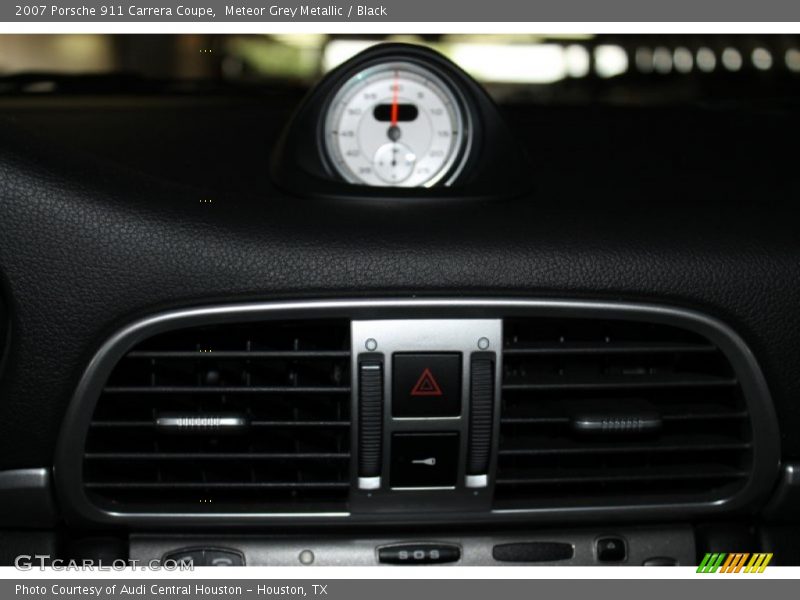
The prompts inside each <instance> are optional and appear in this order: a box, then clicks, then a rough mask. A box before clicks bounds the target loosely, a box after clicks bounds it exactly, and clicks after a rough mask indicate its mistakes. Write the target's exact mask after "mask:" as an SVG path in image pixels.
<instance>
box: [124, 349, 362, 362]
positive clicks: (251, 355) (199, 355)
mask: <svg viewBox="0 0 800 600" xmlns="http://www.w3.org/2000/svg"><path fill="white" fill-rule="evenodd" d="M348 356H350V352H348V351H346V350H328V351H321V350H306V351H300V350H298V351H258V350H254V351H251V352H248V351H242V352H237V351H231V350H222V351H219V352H201V351H199V350H195V351H175V352H171V351H167V350H151V351H138V352H137V351H134V352H130V353H128V354H127V355H126V356H125V358H126V359H134V358H139V359H141V358H159V359H161V358H196V359H203V360H217V359H220V358H248V359H258V358H283V359H289V360H299V359H306V358H347V357H348Z"/></svg>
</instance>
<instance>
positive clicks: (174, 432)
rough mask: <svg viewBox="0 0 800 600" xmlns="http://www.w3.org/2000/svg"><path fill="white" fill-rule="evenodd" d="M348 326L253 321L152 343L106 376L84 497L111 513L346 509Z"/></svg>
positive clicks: (194, 330) (88, 454)
mask: <svg viewBox="0 0 800 600" xmlns="http://www.w3.org/2000/svg"><path fill="white" fill-rule="evenodd" d="M349 340H350V337H349V322H348V321H344V320H341V321H340V320H313V321H312V320H309V321H291V322H285V321H282V322H261V323H248V324H240V325H219V326H207V327H196V328H191V329H182V330H179V331H175V332H170V333H164V334H161V335H157V336H155V337H152V338H150V339H148V340H146V341H144V342H142V343H140V344H138V345H137V346H135V347H134V348H133V349H132V350H131V351H130V352H128V353H127V354H126V355H125V356H124V357H123V358H122V360H121V361H120V362H119V363H118V364H117V366H116V367H115V368H114V369H113V371H112V372H111V375H110V377H109V378H108V381H107V382H106V384H105V387H104V388H103V390H102V393H101V395H100V398H99V400H98V403H97V406H96V409H95V411H94V415H93V417H92V420H91V425H90V428H89V433H88V437H87V439H86V447H85V455H84V460H83V477H84V479H83V482H84V488H85V491H86V493H87V495H88V497H89V498H90V499H91V500H92V501H93V502H94V503H95V504H97V505H99V506H102V507H104V508H110V509H120V508H122V509H128V510H136V511H148V510H153V511H159V512H170V511H181V512H187V511H188V512H198V513H203V512H220V511H225V512H232V511H233V512H283V511H291V512H302V511H313V512H319V511H330V510H343V509H345V508H346V501H347V495H348V488H349V464H350V341H349Z"/></svg>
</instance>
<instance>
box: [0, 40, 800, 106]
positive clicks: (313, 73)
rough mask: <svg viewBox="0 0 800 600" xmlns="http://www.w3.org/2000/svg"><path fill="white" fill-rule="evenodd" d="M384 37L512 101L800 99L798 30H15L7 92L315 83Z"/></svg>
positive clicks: (0, 54)
mask: <svg viewBox="0 0 800 600" xmlns="http://www.w3.org/2000/svg"><path fill="white" fill-rule="evenodd" d="M386 41H401V42H412V43H416V44H425V45H429V46H431V47H433V48H435V49H437V50H438V51H440V52H442V53H443V54H445V55H446V56H448V57H449V58H451V59H452V60H453V61H454V62H456V63H457V64H458V65H459V66H461V67H462V68H463V69H465V70H466V71H467V72H469V73H470V74H471V75H472V76H473V77H475V78H476V79H477V80H478V81H480V82H481V83H483V84H484V85H485V86H486V88H487V89H488V90H489V92H490V93H491V94H492V95H493V96H494V97H495V98H496V99H498V100H501V101H506V102H514V101H524V102H535V103H542V104H579V105H580V104H590V103H599V102H602V103H612V104H641V105H648V104H680V103H687V102H688V103H697V102H700V101H702V102H703V103H713V102H729V103H743V102H764V101H769V102H771V103H774V102H776V101H778V102H791V103H795V102H796V98H797V97H798V94H797V91H798V84H800V36H794V35H568V34H567V35H463V34H458V35H455V34H454V35H428V36H416V35H414V36H411V35H408V36H398V35H394V36H379V35H370V36H352V35H351V36H337V35H324V34H287V35H37V36H24V35H19V36H17V35H7V36H2V37H0V77H2V78H3V85H2V86H0V92H2V93H5V94H19V93H43V92H70V91H78V92H82V91H92V92H98V93H101V92H102V93H123V92H131V91H148V90H152V89H153V88H152V85H153V82H161V83H162V84H164V83H166V82H172V83H174V82H176V81H181V82H195V83H197V82H204V85H205V86H206V87H205V89H209V87H208V86H211V87H214V88H219V87H227V86H231V85H233V86H236V85H239V86H241V85H246V86H266V87H270V88H282V87H287V88H291V87H300V88H305V87H307V86H309V85H311V84H312V83H313V82H315V81H316V80H318V79H319V78H320V77H321V76H322V75H323V74H324V73H326V72H327V71H329V70H330V69H332V68H334V67H336V66H337V65H339V64H341V63H342V62H344V61H345V60H347V59H348V58H350V57H351V56H353V55H354V54H356V53H358V52H360V51H362V50H364V49H365V48H367V47H369V46H371V45H373V44H377V43H381V42H386ZM144 82H149V87H148V86H145V85H144ZM179 89H180V88H175V87H174V86H173V90H176V91H178V90H179ZM182 89H184V91H196V90H197V89H198V88H196V87H191V86H190V87H188V88H182Z"/></svg>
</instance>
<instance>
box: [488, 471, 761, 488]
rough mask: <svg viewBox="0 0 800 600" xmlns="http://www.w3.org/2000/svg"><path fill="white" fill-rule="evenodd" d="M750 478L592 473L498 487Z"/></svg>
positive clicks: (506, 481) (510, 481)
mask: <svg viewBox="0 0 800 600" xmlns="http://www.w3.org/2000/svg"><path fill="white" fill-rule="evenodd" d="M747 476H748V472H747V471H744V470H739V471H737V470H730V471H724V470H710V469H709V470H706V471H704V472H697V471H689V470H686V471H684V472H678V471H675V472H673V473H645V472H639V473H637V472H627V473H621V474H614V473H606V474H603V475H596V474H594V473H593V472H592V471H585V472H576V473H574V474H573V475H572V476H564V475H556V474H553V475H551V476H547V475H542V476H540V477H516V478H515V477H513V476H512V477H508V478H506V477H504V478H498V479H497V485H559V484H564V483H580V484H586V483H635V482H640V481H641V482H646V481H666V482H675V481H690V480H698V479H701V480H702V479H741V478H744V477H747Z"/></svg>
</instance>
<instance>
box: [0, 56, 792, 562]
mask: <svg viewBox="0 0 800 600" xmlns="http://www.w3.org/2000/svg"><path fill="white" fill-rule="evenodd" d="M383 51H388V52H397V51H398V50H397V48H396V47H395V48H393V47H389V49H388V50H386V49H384V50H381V52H383ZM403 52H408V50H407V49H405V50H403ZM412 53H413V51H412ZM358 60H364V59H358ZM367 60H371V59H370V58H369V55H368V56H367ZM354 64H355V66H352V65H351V67H345V68H344V69H343V70H341V71H339V72H334V74H333V75H332V76H331V77H330V78H329V79H326V80H325V82H323V84H322V85H321V87H318V88H315V90H312V91H311V92H310V94H309V95H308V96H303V94H302V90H297V91H294V90H291V89H286V90H282V91H275V92H252V91H241V92H239V93H233V92H229V93H219V94H214V95H204V96H203V97H197V96H196V95H192V94H131V95H127V96H126V95H115V96H113V97H109V96H103V95H91V94H74V95H67V96H61V97H48V96H47V95H42V96H41V97H22V96H18V97H13V96H11V97H3V98H0V137H1V138H2V141H0V277H2V280H1V281H2V292H3V299H2V302H0V349H2V348H4V347H6V348H7V351H6V352H5V353H4V356H3V357H2V358H1V359H0V365H2V369H3V370H2V372H1V373H0V398H1V399H2V401H1V402H0V506H4V507H6V508H7V509H6V510H3V511H0V512H2V513H4V515H5V516H4V517H0V529H2V532H0V539H2V540H3V541H4V545H5V543H7V544H8V547H9V548H11V547H12V546H13V547H15V548H23V549H25V548H29V547H41V546H47V547H49V546H54V547H57V548H58V549H59V550H58V551H59V552H63V553H65V554H70V553H73V554H79V553H80V552H86V553H91V552H97V551H98V550H97V549H96V548H95V547H92V546H91V545H89V549H87V546H86V545H85V544H84V545H81V544H80V542H81V540H83V539H85V538H95V537H97V536H104V537H106V538H111V539H113V540H115V541H116V546H114V552H118V553H121V554H125V555H130V556H137V557H149V556H164V555H166V554H170V553H174V552H178V553H181V552H184V551H189V550H191V551H192V552H196V551H199V552H200V554H199V555H198V558H197V560H206V558H207V559H208V561H212V558H213V557H216V558H217V559H219V560H223V559H224V560H228V559H231V556H224V555H223V556H217V555H216V554H214V553H213V552H212V550H213V549H217V550H219V549H220V548H222V549H229V550H230V551H231V552H233V555H234V556H240V557H241V559H242V560H243V561H244V562H246V563H247V564H297V561H298V560H299V561H300V562H301V563H302V562H303V560H304V558H303V557H302V552H301V551H303V550H308V551H309V552H311V557H312V558H311V560H315V561H316V564H375V563H376V562H379V561H380V562H399V561H400V558H399V556H400V555H401V553H405V554H403V556H405V557H409V556H410V557H411V559H408V560H413V559H414V557H415V556H420V557H421V558H420V559H419V561H421V562H460V563H461V564H502V563H541V564H545V563H546V564H598V563H609V564H644V563H648V561H651V560H655V559H659V560H661V559H664V560H668V561H669V560H671V561H672V562H671V563H669V562H668V563H665V564H693V563H692V561H693V560H695V556H696V553H698V552H701V551H706V550H707V549H714V548H719V547H720V545H726V544H728V545H730V543H732V542H731V540H734V541H735V542H736V543H741V544H743V545H745V546H748V547H750V546H752V547H753V548H759V549H761V548H764V549H768V550H769V551H775V553H776V557H777V560H779V561H781V560H782V561H783V563H782V564H796V560H797V559H798V558H797V557H798V553H799V552H800V550H799V549H798V548H797V546H796V543H792V542H791V541H790V540H791V538H792V535H793V534H792V532H793V531H796V527H797V525H794V523H796V521H797V515H798V512H797V506H798V505H797V501H798V500H797V498H798V497H797V495H796V494H797V491H796V486H797V478H796V468H797V467H796V466H795V465H796V461H797V460H798V459H800V438H799V437H798V436H797V435H796V434H795V431H796V429H797V426H798V424H800V404H798V402H797V398H798V396H800V383H798V381H800V377H798V369H800V337H798V331H800V309H799V308H798V307H800V286H799V285H798V282H799V281H800V237H798V235H797V220H796V212H797V211H796V206H795V205H796V199H797V197H798V194H799V193H800V182H799V181H798V179H797V177H796V169H795V162H796V160H795V159H794V155H793V154H792V152H790V151H788V150H787V147H786V145H784V144H781V143H776V140H787V141H788V140H792V139H794V138H795V137H796V134H797V133H798V132H797V129H798V127H800V125H799V124H798V122H797V119H796V115H795V114H794V113H793V112H792V111H791V110H781V109H780V108H769V109H766V108H759V107H750V108H747V109H743V108H736V109H733V108H730V109H728V108H720V107H644V108H634V107H609V106H602V105H596V106H589V107H570V106H536V105H531V104H514V103H510V104H505V105H500V106H495V105H494V104H493V103H492V102H491V101H490V100H489V99H488V97H487V96H484V95H482V92H481V91H480V90H479V89H478V87H477V84H474V83H468V81H469V80H468V78H466V76H463V77H464V78H465V79H464V81H462V82H461V83H459V85H464V86H465V87H463V88H459V89H461V90H462V92H461V93H462V94H463V97H464V98H477V99H478V100H479V101H480V102H479V104H477V105H474V106H477V108H474V112H473V113H472V123H478V122H480V123H481V127H483V129H484V131H485V132H486V133H485V137H484V138H482V139H481V143H480V144H477V145H475V146H474V147H472V149H471V150H470V151H471V152H472V151H476V152H478V154H475V155H474V158H470V157H467V158H466V159H465V162H464V164H465V165H467V166H468V168H466V169H462V170H461V171H459V175H458V177H455V178H454V179H452V185H440V186H434V187H431V188H425V187H415V188H413V189H400V188H397V189H395V188H389V187H385V186H381V187H371V186H360V185H353V184H352V183H347V182H346V181H342V180H341V178H340V177H337V176H336V173H335V172H334V171H331V170H330V168H329V167H330V165H328V166H327V167H326V165H325V161H324V155H323V154H322V153H320V152H318V151H317V150H318V148H319V144H317V143H316V142H311V141H309V140H310V139H317V137H316V136H318V135H319V131H318V130H317V129H316V127H318V123H319V120H320V118H321V117H320V115H322V114H323V113H324V109H323V108H321V106H322V104H321V103H322V102H323V100H324V99H325V98H329V97H330V95H329V94H321V92H320V90H322V91H325V90H328V87H331V89H332V88H333V87H335V84H336V82H341V81H344V80H346V79H347V74H348V73H350V71H348V69H357V68H360V63H354ZM437 68H443V69H445V73H446V77H448V78H452V79H456V78H459V77H462V75H460V74H459V73H460V72H458V71H449V70H447V69H449V68H450V67H442V66H441V65H440V66H439V67H437ZM459 81H460V80H459ZM326 86H328V87H326ZM472 86H475V87H472ZM328 91H329V90H328ZM463 101H464V102H465V103H469V102H471V100H468V99H467V100H463ZM395 104H398V108H397V109H396V110H397V111H398V114H399V111H400V110H401V109H400V108H399V102H397V101H395ZM298 107H299V110H298ZM393 110H394V109H392V107H391V103H389V105H387V107H386V108H385V109H384V108H381V109H380V111H381V112H380V118H379V117H378V116H376V117H375V119H376V120H381V122H382V123H383V124H384V125H385V123H384V121H386V119H389V125H390V126H393V125H395V124H394V123H393V122H392V121H394V120H397V119H395V117H397V115H394V117H393V116H392V114H393V112H392V111H393ZM403 110H404V111H406V112H407V113H408V111H411V109H408V108H405V109H403ZM414 110H416V109H414ZM466 110H467V109H466V104H465V111H466ZM384 113H385V114H384ZM372 114H376V115H377V114H378V113H377V112H374V113H372ZM408 114H410V113H408ZM397 118H398V119H399V117H397ZM389 135H390V137H389V138H387V139H388V142H387V143H389V144H391V143H395V142H396V140H393V139H392V138H391V133H390V134H389ZM409 135H410V134H409ZM304 136H306V137H304ZM308 136H311V137H310V138H309V137H308ZM400 139H401V140H402V139H403V138H400ZM406 139H409V138H408V137H407V138H406ZM473 141H474V140H473ZM383 142H386V140H383ZM409 143H410V142H409ZM487 157H488V158H487ZM454 160H455V161H456V162H457V161H458V160H460V159H454ZM471 160H474V161H475V162H474V164H473V163H471V162H470V161H471ZM456 162H454V163H453V164H456ZM376 164H377V163H376ZM442 181H448V179H447V178H446V177H445V178H444V179H442ZM494 185H496V186H497V193H495V194H492V193H491V190H492V189H493V186H494ZM4 310H5V311H7V313H8V315H7V317H6V316H4V313H3V311H4ZM6 322H8V323H9V326H8V327H7V328H6V327H4V324H5V323H6ZM4 333H5V334H6V335H7V342H4V341H3V334H4ZM484 340H485V341H484ZM373 343H374V346H373ZM201 354H202V356H201ZM398 360H399V361H400V362H398ZM448 361H449V362H448ZM404 369H405V370H406V371H407V373H406V375H405V376H404V379H403V380H402V382H401V383H398V381H399V378H400V375H399V373H401V372H403V370H404ZM439 369H441V370H439ZM376 373H377V375H376ZM398 386H399V387H398ZM406 388H408V389H406ZM403 390H405V392H404V391H403ZM454 390H455V391H454ZM404 393H405V394H406V395H408V396H409V398H411V400H410V401H411V405H412V408H408V401H409V398H406V404H405V408H401V407H400V406H401V405H400V403H399V399H400V398H401V397H403V395H404ZM414 399H416V400H417V401H423V402H424V403H425V408H424V409H422V412H419V410H420V409H418V408H413V406H414ZM292 428H294V429H292ZM287 429H288V431H287ZM421 439H422V442H421V441H420V440H421ZM419 444H422V446H420V445H419ZM420 447H422V448H423V450H422V453H421V454H420V452H418V449H419V448H420ZM145 454H146V456H145ZM398 457H405V458H398ZM181 460H182V461H184V462H183V463H181V462H179V461H181ZM225 460H230V461H232V462H231V463H225V462H224V461H225ZM158 461H160V462H158ZM403 461H405V463H407V464H405V465H400V463H402V462H403ZM420 461H421V462H420ZM242 463H244V464H246V466H247V468H240V467H242ZM54 466H55V467H54ZM53 467H54V468H53ZM434 471H435V472H434ZM26 511H28V513H29V515H28V518H24V515H23V513H26ZM31 511H33V512H35V513H36V515H35V516H34V517H30V514H32V512H31ZM15 515H23V516H15ZM20 524H24V526H23V525H20ZM278 534H280V535H278ZM287 535H288V537H284V536H287ZM608 540H611V541H616V542H617V544H616V546H614V548H611V549H610V550H609V549H608V548H607V546H608ZM601 541H602V542H603V543H602V544H601V543H600V542H601ZM620 543H621V544H622V547H623V548H624V552H623V554H622V555H619V554H616V555H615V554H614V552H613V551H614V549H615V548H616V549H617V550H618V549H619V545H620ZM565 546H569V547H570V548H571V550H570V551H569V552H567V551H566V550H565ZM612 546H613V544H612ZM103 548H105V549H106V550H107V546H103ZM198 549H199V550H198ZM454 549H456V550H457V551H458V555H457V557H456V558H452V557H453V556H454V555H453V554H452V552H453V551H454ZM383 550H385V551H383ZM601 550H602V551H603V552H601ZM104 551H105V550H104ZM415 551H416V554H415ZM203 552H205V554H203ZM420 552H421V554H419V553H420ZM432 552H435V554H432ZM605 552H610V554H604V553H605ZM206 554H208V557H206ZM212 555H213V557H212ZM382 555H383V558H381V556H382ZM602 555H605V556H606V558H605V559H603V558H601V556H602ZM305 556H306V559H308V555H305ZM432 556H435V557H439V558H441V561H439V558H436V559H432ZM448 556H449V557H451V559H452V560H451V559H446V557H448ZM209 557H211V558H209ZM298 557H300V558H298ZM504 557H505V558H504ZM508 557H510V558H508ZM608 557H611V558H608ZM384 559H385V560H384ZM231 560H239V559H238V558H233V559H231ZM403 560H407V558H406V559H403ZM209 564H210V563H209ZM652 564H661V563H658V562H656V563H652Z"/></svg>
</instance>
